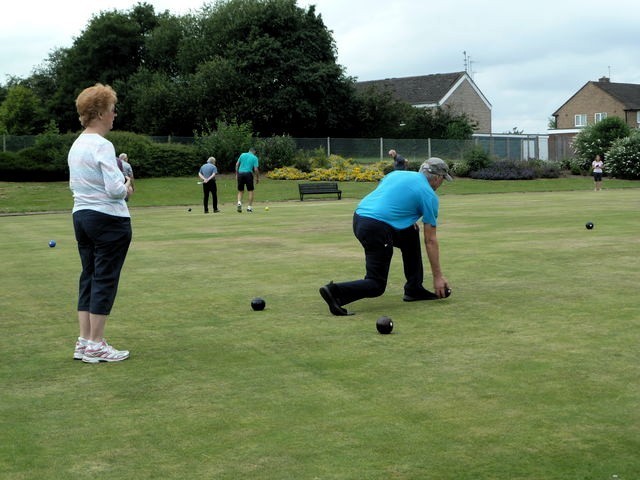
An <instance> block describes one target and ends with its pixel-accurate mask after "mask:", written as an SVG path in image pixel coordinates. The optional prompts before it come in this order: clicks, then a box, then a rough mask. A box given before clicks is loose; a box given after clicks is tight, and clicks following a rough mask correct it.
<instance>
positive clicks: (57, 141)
mask: <svg viewBox="0 0 640 480" xmlns="http://www.w3.org/2000/svg"><path fill="white" fill-rule="evenodd" d="M76 137H77V135H76V134H65V135H59V134H57V133H53V132H46V133H43V134H41V135H38V136H36V139H35V142H34V145H33V146H32V147H27V148H23V149H22V150H20V151H18V152H17V154H16V156H15V158H14V161H13V162H10V163H7V164H4V162H2V163H3V168H2V170H3V176H2V178H7V179H13V180H14V181H36V182H57V181H60V180H65V179H67V178H69V167H68V164H67V154H68V153H69V148H71V145H72V144H73V142H74V140H75V139H76Z"/></svg>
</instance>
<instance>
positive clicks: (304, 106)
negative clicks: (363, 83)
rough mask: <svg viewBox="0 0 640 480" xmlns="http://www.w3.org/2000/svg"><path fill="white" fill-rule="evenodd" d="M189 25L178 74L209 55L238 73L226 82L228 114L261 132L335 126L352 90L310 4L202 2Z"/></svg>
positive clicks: (324, 130) (288, 0) (317, 131)
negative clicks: (306, 6) (200, 8)
mask: <svg viewBox="0 0 640 480" xmlns="http://www.w3.org/2000/svg"><path fill="white" fill-rule="evenodd" d="M193 22H195V25H194V26H192V27H191V29H190V30H192V31H193V32H196V36H195V37H193V38H191V39H189V40H188V41H187V42H185V44H184V48H183V49H181V51H180V52H179V57H180V60H179V63H180V65H181V68H182V71H183V72H196V71H197V69H198V65H201V64H203V63H205V62H208V61H211V60H212V59H214V58H221V59H224V60H226V61H227V62H228V66H230V67H231V68H232V69H233V70H234V71H235V75H234V76H233V79H234V84H233V85H232V86H231V87H232V88H231V87H227V94H229V93H230V95H231V100H232V101H233V104H232V105H229V106H228V107H227V115H228V116H232V117H235V119H237V121H238V122H240V123H244V122H251V123H252V124H253V126H254V128H255V129H256V131H257V132H259V133H260V134H262V135H271V134H274V133H277V134H282V133H289V134H291V135H309V134H311V133H313V134H314V135H327V134H330V133H335V132H337V131H339V129H340V128H341V126H342V124H343V122H344V120H345V118H346V114H345V112H348V111H349V105H350V103H351V101H352V87H351V83H350V80H349V79H348V78H346V77H345V75H344V72H343V69H342V67H340V66H339V65H337V64H336V48H335V44H334V41H333V38H332V37H331V33H330V32H329V31H328V30H327V28H326V27H325V25H324V23H323V21H322V18H321V17H320V16H318V15H316V13H315V7H314V6H311V7H309V8H308V9H307V10H304V9H302V8H299V7H297V6H296V1H295V0H230V1H228V2H223V3H217V4H215V5H209V6H207V7H205V8H204V9H203V10H202V11H201V12H200V14H199V15H196V16H195V17H194V18H193ZM194 45H198V47H199V48H197V49H196V48H194ZM228 98H229V97H226V98H225V100H226V99H228ZM345 107H347V108H346V109H345Z"/></svg>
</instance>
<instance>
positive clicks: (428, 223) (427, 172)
mask: <svg viewBox="0 0 640 480" xmlns="http://www.w3.org/2000/svg"><path fill="white" fill-rule="evenodd" d="M444 180H447V181H451V180H453V179H452V178H451V175H450V174H449V166H448V165H447V163H446V162H445V161H443V160H442V159H440V158H437V157H432V158H430V159H429V160H427V161H426V162H424V163H423V164H422V165H421V166H420V171H418V172H411V171H404V170H396V171H393V172H391V173H389V174H388V175H386V176H385V177H384V178H383V179H382V180H381V181H380V184H379V185H378V187H377V188H376V189H375V190H374V191H373V192H371V193H370V194H368V195H367V196H366V197H364V198H363V199H362V200H361V201H360V203H359V204H358V206H357V207H356V211H355V213H354V215H353V233H354V234H355V236H356V238H357V239H358V240H359V241H360V243H361V244H362V247H363V248H364V254H365V262H366V274H365V277H364V279H361V280H354V281H351V282H343V283H333V282H330V283H328V284H327V285H325V286H323V287H320V295H321V296H322V298H323V299H324V301H325V302H327V305H328V306H329V311H330V312H331V313H332V314H334V315H351V313H350V312H349V311H347V310H346V309H345V308H343V305H347V304H349V303H351V302H355V301H356V300H360V299H361V298H372V297H379V296H380V295H382V294H383V293H384V291H385V289H386V287H387V279H388V276H389V267H390V265H391V257H392V256H393V248H394V247H396V248H399V249H400V251H401V252H402V263H403V265H404V275H405V278H406V283H405V285H404V297H403V300H404V301H405V302H414V301H418V300H436V299H439V298H444V297H446V296H448V294H449V293H450V290H449V283H448V281H447V279H446V278H445V277H444V275H443V274H442V269H441V268H440V248H439V245H438V238H437V236H436V227H437V219H438V207H439V199H438V196H437V195H436V193H435V191H436V190H437V189H438V188H439V187H440V185H442V183H443V182H444ZM420 218H422V222H423V226H424V229H423V231H424V244H425V248H426V251H427V257H428V258H429V264H430V265H431V273H432V276H433V288H434V292H430V291H429V290H427V289H425V288H424V286H423V285H422V283H423V280H424V271H423V267H422V253H421V247H420V233H419V228H418V225H417V223H416V222H418V220H419V219H420Z"/></svg>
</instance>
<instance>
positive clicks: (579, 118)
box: [575, 113, 587, 127]
mask: <svg viewBox="0 0 640 480" xmlns="http://www.w3.org/2000/svg"><path fill="white" fill-rule="evenodd" d="M575 126H576V127H586V126H587V114H586V113H582V114H580V115H576V116H575Z"/></svg>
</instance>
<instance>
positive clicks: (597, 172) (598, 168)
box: [591, 154, 604, 192]
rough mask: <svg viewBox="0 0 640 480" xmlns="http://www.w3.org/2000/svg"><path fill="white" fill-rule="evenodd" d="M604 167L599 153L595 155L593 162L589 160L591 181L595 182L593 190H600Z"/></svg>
mask: <svg viewBox="0 0 640 480" xmlns="http://www.w3.org/2000/svg"><path fill="white" fill-rule="evenodd" d="M603 168H604V162H603V161H602V156H601V155H599V154H598V155H596V158H595V160H594V161H593V162H591V170H592V173H593V181H594V182H595V184H596V188H595V191H596V192H599V191H600V190H602V169H603Z"/></svg>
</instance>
